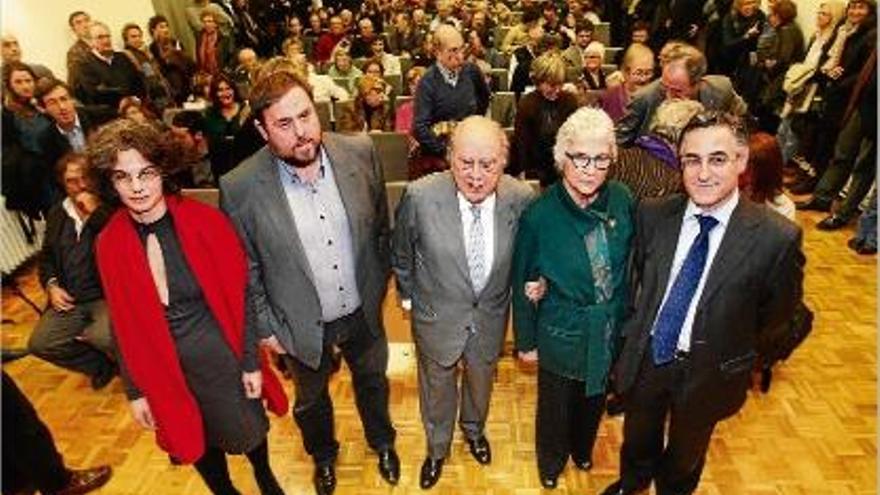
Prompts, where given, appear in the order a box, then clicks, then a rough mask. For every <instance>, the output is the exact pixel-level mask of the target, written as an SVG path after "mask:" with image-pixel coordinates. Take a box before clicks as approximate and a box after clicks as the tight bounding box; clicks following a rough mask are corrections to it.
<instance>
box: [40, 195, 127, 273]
mask: <svg viewBox="0 0 880 495" xmlns="http://www.w3.org/2000/svg"><path fill="white" fill-rule="evenodd" d="M113 211H114V210H113V208H112V207H110V206H108V205H101V206H99V207H98V209H97V210H95V211H94V212H93V213H92V214H91V216H89V218H88V220H86V222H85V224H84V225H83V230H82V234H80V235H81V236H82V237H81V238H82V239H86V238H90V239H91V240H92V242H94V240H95V239H96V238H97V237H98V233H99V232H100V231H101V229H103V228H104V225H106V224H107V221H108V220H109V219H110V215H111V214H112V213H113ZM67 221H68V215H67V212H66V211H64V207H62V206H61V203H58V204H56V205H55V206H53V207H52V209H51V210H49V214H48V215H47V216H46V235H45V237H43V246H42V248H41V249H40V256H39V278H40V284H42V285H43V287H45V286H46V282H48V281H49V279H51V278H57V279H58V285H60V286H61V287H63V288H66V287H67V280H66V277H65V274H64V266H63V264H62V261H61V260H62V253H61V244H60V242H61V234H62V233H63V232H64V225H65V224H66V223H67ZM97 276H98V273H97V272H95V277H97Z"/></svg>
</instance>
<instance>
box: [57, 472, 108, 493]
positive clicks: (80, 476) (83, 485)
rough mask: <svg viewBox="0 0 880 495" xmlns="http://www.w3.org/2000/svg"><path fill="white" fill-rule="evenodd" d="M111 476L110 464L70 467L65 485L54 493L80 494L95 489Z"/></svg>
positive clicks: (104, 483) (105, 482)
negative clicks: (79, 467) (91, 466)
mask: <svg viewBox="0 0 880 495" xmlns="http://www.w3.org/2000/svg"><path fill="white" fill-rule="evenodd" d="M111 476H113V469H112V468H110V466H98V467H96V468H89V469H72V470H71V471H70V481H68V482H67V485H66V486H65V487H64V488H62V489H61V490H59V491H58V492H56V495H81V494H83V493H89V492H90V491H92V490H97V489H98V488H101V487H102V486H104V485H106V484H107V482H108V481H110V477H111Z"/></svg>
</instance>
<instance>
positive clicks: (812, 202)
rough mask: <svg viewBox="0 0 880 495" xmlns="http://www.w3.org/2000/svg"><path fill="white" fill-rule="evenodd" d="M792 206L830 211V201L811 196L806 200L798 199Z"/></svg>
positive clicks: (806, 209) (807, 209)
mask: <svg viewBox="0 0 880 495" xmlns="http://www.w3.org/2000/svg"><path fill="white" fill-rule="evenodd" d="M794 207H795V208H796V209H798V210H801V211H824V212H829V211H831V201H825V200H822V199H818V198H816V197H812V198H810V199H808V200H806V201H798V202H797V203H795V204H794Z"/></svg>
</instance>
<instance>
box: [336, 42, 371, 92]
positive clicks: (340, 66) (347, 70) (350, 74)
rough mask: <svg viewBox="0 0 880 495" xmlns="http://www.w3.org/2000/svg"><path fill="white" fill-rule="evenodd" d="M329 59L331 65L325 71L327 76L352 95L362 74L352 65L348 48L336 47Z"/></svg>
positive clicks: (339, 45)
mask: <svg viewBox="0 0 880 495" xmlns="http://www.w3.org/2000/svg"><path fill="white" fill-rule="evenodd" d="M330 59H331V60H332V61H333V63H332V64H331V65H330V67H329V68H328V69H327V75H328V76H330V77H332V78H333V79H334V80H336V83H337V84H340V85H341V86H342V87H343V88H345V90H346V91H348V92H351V93H353V92H354V90H355V83H356V82H357V80H358V79H359V78H360V77H361V76H363V75H364V73H363V72H361V70H360V69H358V68H357V67H355V65H354V64H353V63H352V61H351V54H350V53H349V51H348V46H347V45H343V44H342V43H340V44H338V45H336V48H334V49H333V54H332V55H331V56H330ZM339 80H344V81H339Z"/></svg>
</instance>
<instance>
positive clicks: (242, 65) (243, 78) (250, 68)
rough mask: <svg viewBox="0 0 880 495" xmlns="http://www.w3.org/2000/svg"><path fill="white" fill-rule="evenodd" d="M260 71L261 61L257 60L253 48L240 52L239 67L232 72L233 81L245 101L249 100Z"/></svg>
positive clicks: (243, 49)
mask: <svg viewBox="0 0 880 495" xmlns="http://www.w3.org/2000/svg"><path fill="white" fill-rule="evenodd" d="M259 70H260V59H259V58H257V52H255V51H254V50H253V49H252V48H242V49H241V50H239V51H238V65H237V66H236V67H235V70H233V71H232V79H233V81H234V82H235V85H236V87H238V92H239V93H240V94H241V97H242V98H244V99H245V100H246V99H248V95H249V94H250V92H251V86H253V83H254V81H255V80H256V77H257V72H259Z"/></svg>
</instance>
